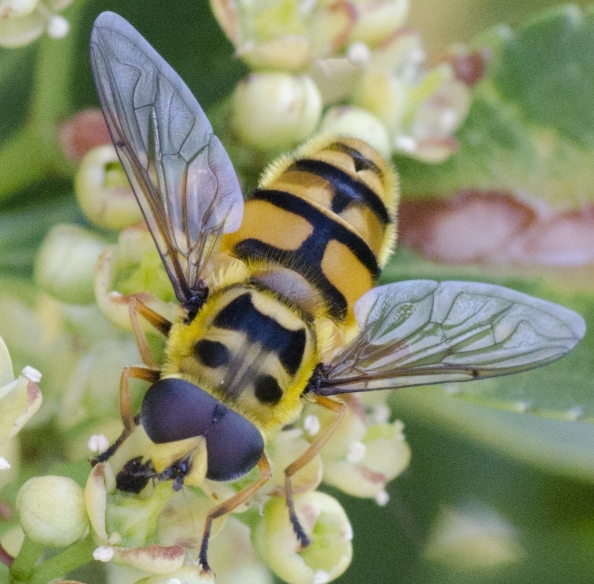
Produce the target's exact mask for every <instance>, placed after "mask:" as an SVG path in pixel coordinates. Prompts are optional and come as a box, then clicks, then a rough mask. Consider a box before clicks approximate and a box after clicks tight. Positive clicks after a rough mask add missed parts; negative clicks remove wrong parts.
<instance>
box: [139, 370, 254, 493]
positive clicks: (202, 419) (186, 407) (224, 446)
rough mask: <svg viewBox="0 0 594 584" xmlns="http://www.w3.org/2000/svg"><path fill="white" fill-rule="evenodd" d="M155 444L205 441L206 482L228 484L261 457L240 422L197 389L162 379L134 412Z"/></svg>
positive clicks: (250, 429)
mask: <svg viewBox="0 0 594 584" xmlns="http://www.w3.org/2000/svg"><path fill="white" fill-rule="evenodd" d="M140 418H141V421H142V425H143V427H144V429H145V431H146V433H147V435H148V437H149V438H150V439H151V440H152V441H153V442H155V443H156V444H164V443H167V442H175V441H177V440H184V439H186V438H193V437H195V436H204V437H205V438H206V451H207V454H208V461H207V473H206V476H207V478H209V479H211V480H215V481H230V480H233V479H236V478H238V477H240V476H242V475H244V474H246V473H247V472H249V471H250V470H251V469H252V468H253V467H254V466H256V464H257V463H258V460H260V457H261V456H262V453H263V452H264V439H263V438H262V435H261V434H260V432H259V430H258V429H257V428H256V427H255V426H254V425H253V424H252V423H251V422H249V421H248V420H247V419H246V418H244V417H243V416H242V415H240V414H238V413H237V412H235V411H233V410H231V409H229V408H228V407H227V406H225V405H224V404H222V403H221V402H220V401H219V400H217V399H216V398H214V397H213V396H212V395H210V394H209V393H206V392H205V391H204V390H203V389H200V388H199V387H198V386H197V385H194V384H192V383H190V382H188V381H185V380H183V379H176V378H166V379H161V380H159V381H157V382H156V383H154V384H153V385H151V387H149V389H148V391H147V392H146V394H145V396H144V399H143V402H142V408H141V412H140Z"/></svg>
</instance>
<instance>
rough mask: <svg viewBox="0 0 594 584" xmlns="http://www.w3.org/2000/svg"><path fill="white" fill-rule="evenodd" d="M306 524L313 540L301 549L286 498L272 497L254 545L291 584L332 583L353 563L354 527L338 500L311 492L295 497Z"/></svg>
mask: <svg viewBox="0 0 594 584" xmlns="http://www.w3.org/2000/svg"><path fill="white" fill-rule="evenodd" d="M295 508H296V511H297V516H298V517H299V519H300V521H301V524H302V527H303V528H304V530H305V532H306V533H307V535H308V536H310V537H311V538H312V543H311V544H310V545H309V546H308V547H307V548H305V549H302V550H301V549H300V548H299V542H298V541H297V538H296V537H295V533H294V531H293V526H292V525H291V522H290V520H289V512H288V511H287V505H286V501H285V499H271V500H270V501H269V502H268V503H267V504H266V506H265V508H264V517H263V519H262V521H261V522H260V523H259V524H258V526H257V527H256V529H255V531H254V534H253V539H254V545H255V546H256V548H257V549H258V551H259V552H260V554H261V555H262V556H263V557H264V558H265V559H266V562H267V563H268V565H269V566H270V568H271V569H272V571H273V572H274V573H275V574H276V575H277V576H278V577H279V578H281V579H282V580H284V581H285V582H290V583H291V584H312V583H315V582H330V581H332V580H334V579H335V578H338V577H339V576H340V575H341V574H342V573H343V572H344V571H345V570H346V569H347V568H348V566H349V564H350V562H351V559H352V555H353V548H352V543H351V540H352V536H353V533H352V528H351V524H350V523H349V520H348V517H347V515H346V513H345V512H344V510H343V508H342V507H341V506H340V504H339V503H338V501H336V499H334V498H332V497H330V495H326V494H324V493H319V492H317V491H313V492H309V493H306V494H304V495H299V496H297V497H295Z"/></svg>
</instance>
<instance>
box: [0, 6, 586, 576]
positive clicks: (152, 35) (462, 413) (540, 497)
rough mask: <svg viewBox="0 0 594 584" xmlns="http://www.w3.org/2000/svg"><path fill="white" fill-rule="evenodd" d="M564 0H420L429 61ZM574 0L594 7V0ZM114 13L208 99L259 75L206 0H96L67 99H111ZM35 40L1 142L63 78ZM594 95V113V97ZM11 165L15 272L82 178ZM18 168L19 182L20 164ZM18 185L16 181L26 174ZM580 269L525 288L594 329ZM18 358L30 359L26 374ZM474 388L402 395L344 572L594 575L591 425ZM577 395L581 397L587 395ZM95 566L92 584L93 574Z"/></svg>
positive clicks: (575, 357)
mask: <svg viewBox="0 0 594 584" xmlns="http://www.w3.org/2000/svg"><path fill="white" fill-rule="evenodd" d="M557 4H558V3H556V2H553V1H549V0H547V1H544V0H526V1H525V2H516V1H512V0H448V2H442V1H440V0H422V1H421V0H416V1H415V0H411V9H410V17H409V24H410V25H411V26H413V27H416V28H418V29H420V30H421V32H422V37H423V42H424V45H425V47H426V49H427V52H428V54H429V56H430V59H437V58H438V57H439V55H440V54H442V53H443V52H444V51H445V49H446V48H447V47H448V46H449V45H450V44H452V43H458V42H471V41H472V40H473V38H475V36H476V35H477V34H479V33H482V32H483V31H484V30H485V29H487V28H489V27H491V26H494V25H497V24H501V23H504V24H509V25H512V26H513V25H516V24H518V23H520V22H522V21H524V20H525V19H526V18H527V17H530V16H532V15H535V14H537V13H538V12H540V11H542V10H543V9H545V8H548V7H551V6H555V5H557ZM577 4H578V5H581V6H584V7H587V6H589V3H587V2H580V3H577ZM75 5H76V0H75V1H74V5H73V7H74V6H75ZM103 10H113V11H115V12H118V13H119V14H121V15H122V16H124V17H125V18H127V19H128V20H129V21H131V22H132V23H134V25H135V26H136V27H137V28H138V29H139V30H140V31H142V33H143V34H144V35H145V36H146V37H147V38H149V39H150V41H151V44H153V46H154V47H155V48H156V49H157V51H158V52H159V53H161V54H162V55H163V56H164V57H165V58H166V59H167V60H168V61H169V62H170V64H171V65H172V66H173V67H174V69H176V70H177V71H178V72H179V74H180V75H181V77H182V78H183V79H184V80H185V81H186V82H187V84H188V85H189V87H190V88H191V89H192V91H193V92H194V93H195V95H196V96H197V98H198V100H199V101H200V103H201V104H202V105H203V107H205V109H208V108H209V107H211V106H213V105H214V104H216V103H217V102H218V101H219V100H221V99H222V98H224V97H225V96H226V95H228V94H229V92H230V91H231V89H232V88H233V86H234V84H235V83H236V82H237V80H238V79H239V78H240V77H241V76H243V75H244V74H245V72H246V68H245V66H244V65H243V64H241V63H240V62H238V61H236V60H233V58H232V54H233V47H232V46H231V45H230V43H228V41H227V40H226V39H225V37H224V36H223V34H222V33H221V32H220V30H219V28H218V27H217V25H216V23H215V22H214V20H213V19H212V16H211V15H210V13H209V9H208V6H207V3H205V2H199V1H196V0H179V1H177V2H164V1H163V0H142V1H138V2H134V1H130V0H102V1H101V2H94V1H93V2H88V3H87V4H86V5H85V7H84V9H83V12H82V14H81V16H80V18H77V23H76V26H75V27H74V28H73V30H72V31H71V34H72V35H73V37H74V41H73V42H75V43H76V45H77V46H78V47H79V48H80V49H79V51H78V52H77V54H76V62H75V64H74V71H75V83H74V86H73V91H72V94H71V95H70V96H69V99H70V100H71V103H69V104H67V105H65V106H64V107H65V109H66V110H71V111H76V110H78V109H81V108H83V107H88V106H97V105H98V102H97V99H96V96H95V90H94V87H93V84H92V80H91V75H90V67H89V61H88V57H87V48H86V47H87V43H88V35H89V31H90V29H91V26H92V22H93V20H94V18H95V17H96V15H97V14H98V13H99V12H100V11H103ZM35 51H36V44H35V43H33V44H32V45H29V46H27V47H24V48H22V49H10V50H9V49H0V104H2V116H1V120H0V142H1V141H3V140H6V139H7V138H8V137H10V136H11V135H12V134H13V133H14V132H15V131H16V129H17V128H19V127H20V126H21V125H22V124H23V123H24V121H25V120H26V119H27V116H28V115H29V114H30V110H29V109H28V104H29V101H28V95H29V91H30V88H31V86H32V83H33V82H34V76H35V75H36V74H44V75H50V76H51V75H54V74H59V71H58V72H57V73H56V72H55V71H54V69H53V67H56V66H57V67H58V69H59V65H56V64H55V63H54V64H53V65H52V64H51V63H50V64H48V67H47V68H46V69H45V70H42V69H40V72H41V73H35V68H34V67H33V64H34V62H35V54H36V53H35ZM593 57H594V55H593ZM592 86H593V87H594V85H592ZM591 106H592V109H593V110H594V99H592V102H591ZM19 164H21V161H20V160H15V161H14V165H19ZM3 173H4V171H3V170H2V169H0V191H3V195H2V199H1V200H0V217H4V221H5V222H4V223H1V224H2V225H4V226H5V231H4V235H3V234H2V233H1V232H0V251H2V250H4V253H2V254H1V255H2V257H0V270H3V272H4V274H5V275H12V276H23V277H27V276H28V275H30V274H31V272H32V265H33V258H34V257H35V250H36V248H37V245H38V244H39V242H40V241H41V239H42V237H43V235H44V234H45V232H47V230H48V229H49V227H50V226H51V225H52V224H54V223H56V222H58V221H65V220H69V221H81V220H82V219H81V216H80V213H79V211H77V210H76V208H74V206H72V205H71V204H70V203H69V202H68V201H70V199H71V197H72V185H71V179H70V177H67V176H64V175H63V174H60V173H55V174H52V173H51V172H47V174H43V173H42V174H41V175H40V176H38V177H37V180H36V181H35V183H34V184H29V185H21V186H18V188H14V189H13V188H12V187H9V186H6V185H4V187H3V186H2V184H1V183H2V181H3ZM10 174H11V177H10V180H11V181H12V180H13V179H14V176H13V175H14V173H13V172H12V171H11V173H10ZM17 178H18V177H17ZM14 184H15V185H18V184H19V183H18V180H16V182H14ZM404 195H405V196H406V192H405V193H404ZM36 205H37V206H43V205H48V207H47V213H45V218H44V220H43V221H41V220H40V221H39V222H38V223H36V224H35V225H36V226H37V227H38V228H37V229H36V230H35V232H34V233H31V231H30V230H28V229H27V227H26V221H25V222H24V223H22V224H20V228H19V229H18V230H15V229H12V230H8V225H9V224H10V222H11V221H12V219H11V215H10V214H11V213H12V212H13V211H15V210H18V211H23V210H25V209H27V208H29V207H30V208H34V207H35V206H36ZM1 220H2V219H0V221H1ZM9 239H10V241H9ZM15 242H16V245H15ZM411 254H412V256H411ZM399 261H401V262H402V263H401V264H399V263H398V262H399ZM495 272H497V273H496V274H495V276H496V277H494V278H493V270H492V268H491V267H490V266H487V265H483V266H480V265H478V266H472V267H471V268H469V267H468V266H459V265H458V266H450V265H445V264H440V263H437V262H436V263H432V262H431V261H429V260H427V259H423V258H418V257H417V256H416V255H414V254H413V253H412V252H410V251H403V252H402V255H401V252H398V253H397V254H396V256H395V259H394V260H393V261H392V262H391V264H390V267H389V269H388V275H387V276H386V277H387V279H393V278H396V277H398V278H404V277H406V278H415V277H427V276H428V275H429V276H431V277H435V278H442V277H447V278H464V277H466V278H468V277H469V274H471V275H472V277H476V278H477V279H486V280H489V279H494V280H495V281H498V282H503V283H506V284H510V285H513V283H514V282H517V281H518V280H520V279H521V278H520V276H519V275H518V270H513V269H510V271H509V272H506V269H505V267H501V266H499V267H498V268H497V269H496V270H495ZM578 272H579V273H578ZM575 273H578V275H577V276H575ZM573 274H574V276H575V278H577V279H580V280H581V281H582V282H586V285H584V286H582V287H581V288H580V299H579V301H578V300H575V299H572V296H571V293H567V294H566V295H565V296H564V292H563V291H559V289H558V286H557V285H555V286H553V290H554V292H555V293H551V288H550V286H549V281H557V280H559V278H560V276H559V272H558V270H556V268H555V267H544V268H539V269H538V273H537V274H536V275H535V276H534V278H533V279H531V280H530V283H528V284H526V283H525V282H524V283H523V286H524V288H523V289H528V290H531V291H533V292H534V293H535V294H536V295H544V296H547V294H548V295H549V296H555V294H557V296H556V298H555V299H556V300H557V301H559V302H561V303H565V304H568V305H571V306H572V307H575V308H576V309H578V310H579V309H580V308H583V307H589V310H590V311H591V312H589V314H588V315H587V320H589V324H590V325H591V326H592V327H594V318H593V315H594V310H592V304H588V300H589V299H590V300H592V294H593V293H594V292H593V291H594V275H593V274H592V265H591V264H590V265H589V266H585V267H584V266H582V267H580V268H579V269H576V270H575V271H574V272H573ZM588 286H591V288H590V291H588ZM588 295H589V298H588ZM2 333H3V331H2V324H0V334H2ZM591 346H592V343H591V342H590V343H587V344H586V345H585V346H584V347H583V348H581V349H579V350H578V351H576V353H575V354H572V355H571V356H570V357H568V361H567V362H566V363H564V364H562V363H559V364H553V365H551V366H550V367H548V368H546V369H543V370H542V372H541V371H539V372H538V373H537V374H536V375H538V377H536V378H535V379H537V380H538V381H537V383H541V382H542V384H543V387H547V391H548V392H549V393H550V394H551V395H553V398H551V401H553V402H554V392H555V391H558V392H559V394H560V395H561V394H564V392H566V391H568V389H569V388H568V385H570V383H569V382H568V381H567V379H568V378H567V376H568V374H569V372H571V371H573V370H580V369H582V370H583V371H585V372H587V373H588V375H589V374H590V372H592V370H593V364H592V363H593V361H594V357H593V356H592V354H591V351H590V348H591ZM20 365H21V364H20V363H19V359H18V355H17V356H16V357H15V370H18V367H19V366H20ZM529 375H532V374H531V373H524V374H521V375H519V376H517V378H516V377H514V378H513V379H514V380H515V381H513V382H512V381H510V382H507V383H510V384H512V385H514V387H515V388H516V389H517V388H518V387H519V388H520V389H519V390H518V391H519V392H520V394H521V386H522V384H523V383H524V382H525V380H526V379H528V377H527V376H529ZM591 393H592V394H594V383H593V384H592V385H591ZM510 395H512V396H513V398H510V402H511V401H514V402H515V403H516V402H517V395H518V393H514V392H510ZM467 397H470V401H463V400H459V399H455V398H451V397H450V396H449V395H447V392H446V391H443V389H440V388H437V389H436V388H432V389H427V388H415V389H410V390H402V391H400V392H399V393H398V394H397V395H396V394H395V395H394V396H393V397H392V398H391V405H392V409H393V413H394V415H395V416H396V417H397V418H399V419H402V420H403V422H404V424H405V433H406V436H407V439H408V441H409V443H410V446H411V448H412V453H413V456H412V462H411V465H410V468H409V469H408V470H407V471H406V472H405V473H404V474H403V475H402V476H400V477H399V478H397V479H396V480H395V481H393V482H392V483H391V484H390V486H389V495H390V499H389V502H388V503H387V505H386V506H385V507H380V506H378V505H377V504H376V503H375V502H374V501H370V500H357V499H354V498H351V497H348V496H346V495H344V494H340V493H338V492H334V491H331V492H332V494H333V495H334V496H336V497H337V498H339V500H340V501H341V503H342V504H343V505H344V507H345V509H346V510H347V513H348V515H349V517H350V518H351V520H352V523H353V530H354V548H355V557H354V561H353V563H352V565H351V567H350V569H349V570H348V571H347V573H346V574H345V575H343V576H342V577H341V578H339V580H338V582H341V583H343V584H348V583H360V582H366V583H369V584H376V583H377V584H380V583H391V582H399V583H406V584H450V583H451V584H454V583H455V584H460V583H464V584H489V583H496V582H497V583H502V582H505V583H506V584H532V583H535V582H538V583H539V584H564V583H570V582H571V583H572V584H580V583H584V584H586V583H590V582H593V581H594V426H592V425H591V424H590V423H587V422H584V421H564V420H559V419H553V418H559V417H562V416H559V415H557V414H556V413H551V412H549V415H548V416H547V417H537V416H533V415H530V414H520V413H515V412H512V411H504V410H505V409H507V410H513V409H518V408H514V406H513V405H509V404H506V405H504V406H503V409H493V408H489V407H485V406H483V405H477V404H476V403H471V402H472V401H473V400H472V395H470V396H467ZM474 401H481V399H478V398H477V399H476V400H474ZM561 401H562V404H561V405H559V408H560V409H563V408H565V407H566V404H565V402H563V400H561ZM575 405H576V407H578V406H580V405H581V404H579V403H577V401H576V404H575ZM550 409H551V411H552V410H554V409H555V408H554V407H552V406H551V408H550ZM545 413H546V412H545ZM578 417H579V416H578ZM86 577H87V578H88V582H89V583H92V582H93V576H92V575H91V573H90V572H88V573H87V576H86Z"/></svg>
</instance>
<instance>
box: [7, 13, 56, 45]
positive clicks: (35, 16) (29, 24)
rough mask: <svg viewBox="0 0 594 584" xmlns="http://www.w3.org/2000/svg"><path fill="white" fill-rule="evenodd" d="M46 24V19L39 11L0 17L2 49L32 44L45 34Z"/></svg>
mask: <svg viewBox="0 0 594 584" xmlns="http://www.w3.org/2000/svg"><path fill="white" fill-rule="evenodd" d="M45 23H46V21H45V18H44V17H43V16H42V15H41V14H39V12H37V11H34V12H31V13H30V14H25V15H19V16H12V17H9V18H2V17H0V47H7V48H16V47H23V46H25V45H28V44H30V43H32V42H33V41H34V40H35V39H38V38H39V37H40V36H41V35H42V34H43V31H44V29H45Z"/></svg>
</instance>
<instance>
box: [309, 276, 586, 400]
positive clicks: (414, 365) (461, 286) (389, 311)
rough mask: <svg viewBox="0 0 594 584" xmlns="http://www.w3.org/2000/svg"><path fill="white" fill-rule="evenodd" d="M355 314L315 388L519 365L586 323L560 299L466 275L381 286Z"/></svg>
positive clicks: (554, 348) (535, 361) (456, 377)
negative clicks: (350, 333) (346, 339)
mask: <svg viewBox="0 0 594 584" xmlns="http://www.w3.org/2000/svg"><path fill="white" fill-rule="evenodd" d="M355 314H356V317H357V322H358V324H359V326H360V328H361V333H360V334H359V335H358V336H357V337H356V338H355V339H354V341H353V342H352V343H351V344H350V345H348V346H347V347H345V349H343V350H342V351H341V352H340V353H339V354H338V355H336V357H335V358H334V359H333V360H332V361H331V362H330V363H329V364H328V365H326V366H324V367H323V371H322V373H321V377H320V378H319V379H318V380H317V383H316V384H315V387H314V388H313V391H315V392H316V393H319V394H322V395H333V394H337V393H347V392H356V391H369V390H376V389H392V388H398V387H409V386H413V385H425V384H430V383H443V382H447V381H466V380H472V379H481V378H484V377H492V376H495V375H506V374H508V373H515V372H519V371H524V370H526V369H530V368H532V367H538V366H539V365H544V364H545V363H549V362H550V361H553V360H555V359H558V358H559V357H561V356H563V355H565V354H566V353H568V352H569V351H571V349H573V347H575V345H576V344H577V343H578V342H579V340H580V339H581V338H582V337H583V336H584V333H585V330H586V326H585V323H584V320H583V319H582V317H581V316H580V315H578V314H576V313H575V312H573V311H571V310H569V309H567V308H564V307H563V306H559V305H557V304H553V303H552V302H547V301H545V300H540V299H538V298H534V297H532V296H528V295H526V294H522V293H520V292H515V291H513V290H510V289H508V288H503V287H501V286H494V285H489V284H479V283H474V282H441V283H437V282H433V281H430V280H415V281H409V282H399V283H395V284H389V285H387V286H381V287H379V288H375V289H373V290H371V291H370V292H368V293H367V294H365V295H364V296H362V297H361V298H360V299H359V301H358V302H357V304H356V305H355Z"/></svg>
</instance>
